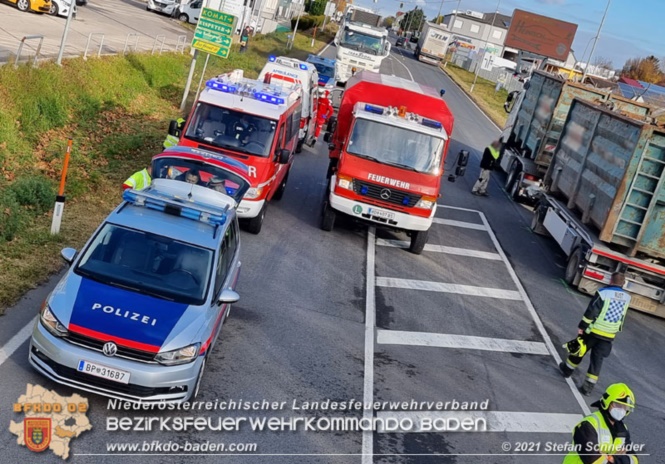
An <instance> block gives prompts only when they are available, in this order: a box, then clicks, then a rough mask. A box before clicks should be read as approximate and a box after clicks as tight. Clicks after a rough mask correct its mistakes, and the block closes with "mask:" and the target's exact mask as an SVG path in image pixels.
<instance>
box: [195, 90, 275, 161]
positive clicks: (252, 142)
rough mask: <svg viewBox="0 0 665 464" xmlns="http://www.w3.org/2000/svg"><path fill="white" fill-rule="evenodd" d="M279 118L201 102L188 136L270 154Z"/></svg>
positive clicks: (257, 152)
mask: <svg viewBox="0 0 665 464" xmlns="http://www.w3.org/2000/svg"><path fill="white" fill-rule="evenodd" d="M276 127H277V121H275V120H272V119H267V118H263V117H261V116H255V115H253V114H247V113H242V112H240V111H235V110H232V109H228V108H221V107H218V106H213V105H210V104H208V103H203V102H199V103H198V104H197V105H196V110H195V111H194V115H193V116H192V119H191V122H190V124H189V127H188V128H187V132H186V133H185V138H187V139H189V140H193V141H195V142H199V143H205V144H207V145H211V146H213V147H218V148H226V149H229V150H234V151H239V152H241V153H247V154H249V155H255V156H261V157H263V158H265V157H268V156H269V155H270V153H271V148H272V142H273V139H274V137H275V128H276Z"/></svg>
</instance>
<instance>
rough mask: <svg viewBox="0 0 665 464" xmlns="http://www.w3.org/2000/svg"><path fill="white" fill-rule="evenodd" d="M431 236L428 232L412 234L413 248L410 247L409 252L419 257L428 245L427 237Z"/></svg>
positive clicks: (421, 231)
mask: <svg viewBox="0 0 665 464" xmlns="http://www.w3.org/2000/svg"><path fill="white" fill-rule="evenodd" d="M428 235H429V231H428V230H417V231H414V232H411V246H409V251H410V252H411V253H413V254H414V255H419V254H421V253H422V252H423V250H424V249H425V244H426V243H427V236H428Z"/></svg>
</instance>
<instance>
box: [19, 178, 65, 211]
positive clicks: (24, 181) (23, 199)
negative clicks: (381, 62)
mask: <svg viewBox="0 0 665 464" xmlns="http://www.w3.org/2000/svg"><path fill="white" fill-rule="evenodd" d="M7 191H8V192H9V193H10V196H13V198H14V199H15V200H16V202H17V203H18V204H19V205H20V206H22V207H24V208H27V209H29V210H32V211H35V212H36V213H38V214H42V213H45V212H46V211H48V210H50V209H51V208H52V207H53V202H54V201H55V190H54V189H53V186H52V185H51V182H50V181H49V180H48V179H46V178H44V177H35V176H30V177H20V178H18V179H17V180H16V182H14V183H13V184H11V185H10V186H9V188H8V189H7Z"/></svg>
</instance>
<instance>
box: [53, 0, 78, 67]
mask: <svg viewBox="0 0 665 464" xmlns="http://www.w3.org/2000/svg"><path fill="white" fill-rule="evenodd" d="M75 7H76V2H75V1H74V0H72V4H71V6H70V7H69V14H68V15H67V21H65V30H64V31H62V40H61V41H60V50H58V58H57V59H56V60H55V63H56V64H57V65H58V66H62V55H64V53H65V43H66V42H67V34H68V33H69V24H70V23H71V22H72V18H73V17H74V8H75Z"/></svg>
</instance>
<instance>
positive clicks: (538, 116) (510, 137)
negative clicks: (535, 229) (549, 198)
mask: <svg viewBox="0 0 665 464" xmlns="http://www.w3.org/2000/svg"><path fill="white" fill-rule="evenodd" d="M573 98H578V99H582V100H587V101H592V102H611V104H612V105H613V106H614V107H615V108H617V109H619V110H621V111H622V112H624V113H625V114H629V115H635V116H636V117H640V118H641V117H645V116H648V115H649V112H650V108H649V107H648V106H647V105H644V104H640V103H637V102H634V101H632V100H628V99H626V98H623V97H621V96H619V95H615V94H613V93H611V90H604V89H598V88H595V87H592V86H590V85H583V84H579V83H575V82H572V81H569V80H566V79H563V78H560V77H557V76H555V75H553V74H550V73H547V72H544V71H534V72H533V73H532V75H531V78H530V80H529V82H528V84H527V85H525V88H524V89H523V90H521V91H517V92H512V93H511V94H510V95H509V97H508V101H507V102H506V105H505V108H506V110H507V111H508V110H509V113H510V116H509V117H508V121H507V122H506V125H505V128H504V130H503V133H502V135H501V139H500V140H501V142H502V148H501V158H500V160H499V166H500V168H501V170H502V171H504V172H505V173H506V174H507V177H506V183H505V189H506V191H507V192H508V193H509V194H510V196H511V197H512V198H513V199H514V200H516V201H520V200H524V199H526V200H530V201H534V200H535V197H536V196H537V194H538V193H539V192H540V191H541V190H542V180H543V178H544V176H545V173H546V172H547V169H548V168H549V166H550V162H551V159H552V154H553V152H554V148H555V147H556V145H557V142H558V141H559V137H560V136H561V130H562V128H563V124H564V122H565V120H566V116H567V115H568V111H569V109H570V104H571V102H572V101H573Z"/></svg>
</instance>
